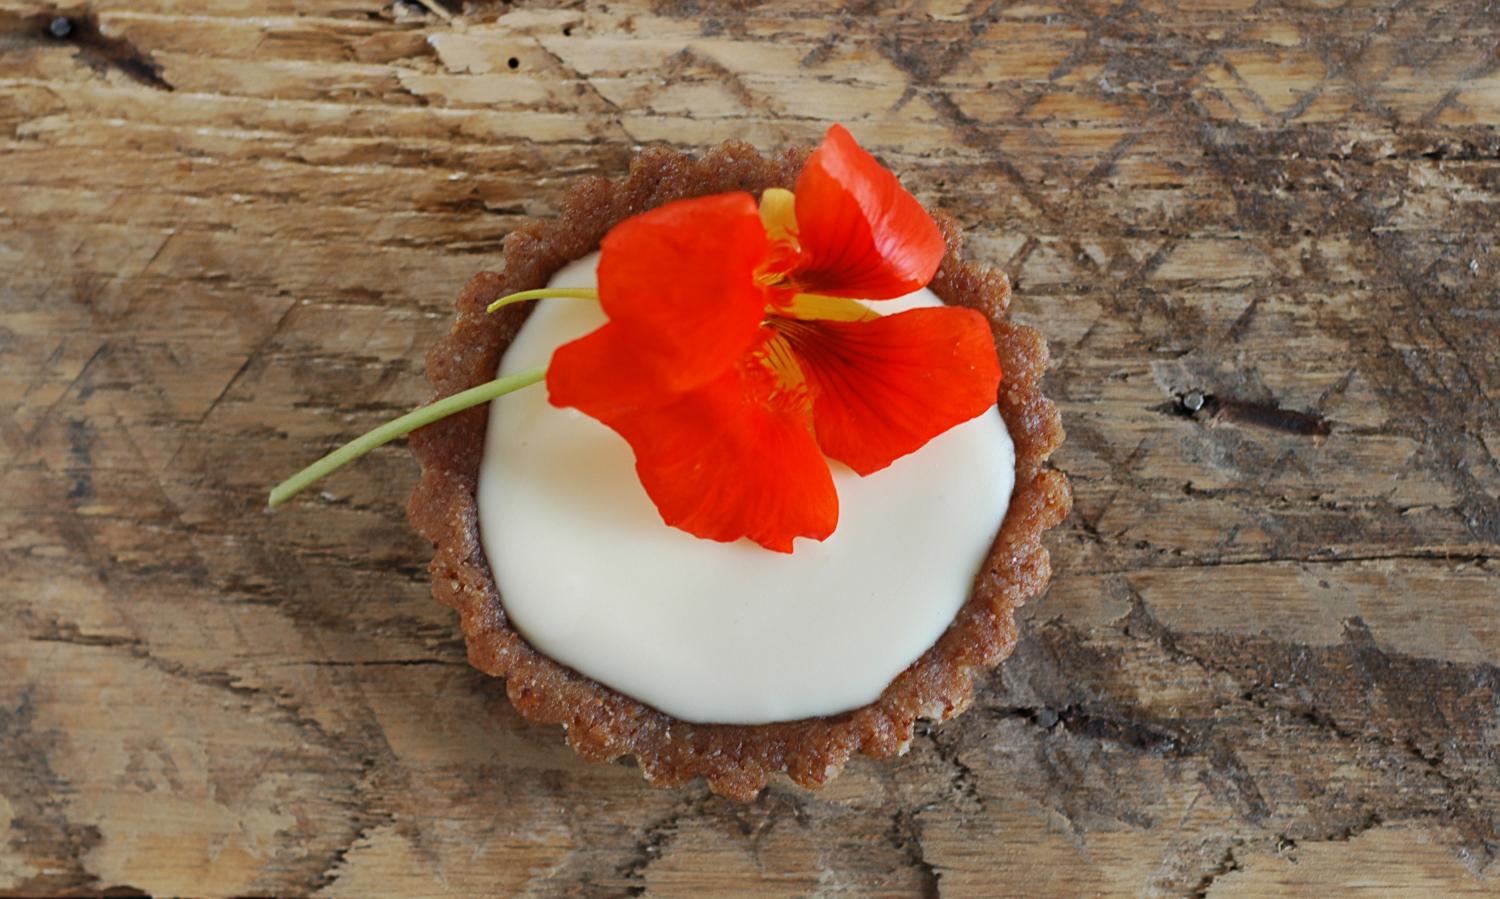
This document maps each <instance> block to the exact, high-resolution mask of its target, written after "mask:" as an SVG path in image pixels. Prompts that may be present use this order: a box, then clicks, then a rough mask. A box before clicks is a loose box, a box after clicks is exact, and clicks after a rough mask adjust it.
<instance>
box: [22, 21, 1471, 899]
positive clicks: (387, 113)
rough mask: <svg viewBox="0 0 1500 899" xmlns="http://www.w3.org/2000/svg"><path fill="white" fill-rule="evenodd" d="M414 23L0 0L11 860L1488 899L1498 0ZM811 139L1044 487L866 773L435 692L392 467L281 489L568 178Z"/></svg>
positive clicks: (480, 886)
mask: <svg viewBox="0 0 1500 899" xmlns="http://www.w3.org/2000/svg"><path fill="white" fill-rule="evenodd" d="M446 2H447V5H446V6H440V5H439V3H438V0H431V2H429V3H428V4H427V8H426V9H424V7H423V6H422V5H420V4H415V3H406V2H402V3H396V4H395V5H394V6H392V5H381V4H380V3H379V2H378V0H375V2H372V0H339V2H331V0H330V2H314V0H306V2H294V0H264V2H262V0H201V2H192V3H188V2H171V0H101V2H98V3H96V4H94V5H92V6H83V5H75V6H71V7H67V8H65V9H63V10H62V12H64V13H66V14H68V15H70V16H71V17H72V32H71V34H69V35H68V36H67V37H66V38H54V37H49V36H47V35H46V34H44V30H45V28H46V25H47V23H48V22H49V21H50V19H51V18H52V17H53V16H54V15H56V14H57V11H56V10H54V9H52V8H50V7H44V6H42V5H40V4H36V3H33V2H30V0H0V147H3V149H0V300H3V305H0V406H3V412H4V414H0V446H3V463H0V472H3V474H0V479H3V480H0V497H3V503H0V551H3V553H4V556H3V558H4V571H5V575H6V578H5V583H4V587H3V589H0V615H3V622H4V624H3V633H0V893H4V894H6V895H11V894H15V895H58V894H71V893H78V892H92V891H103V890H118V891H122V892H123V891H128V890H139V891H145V892H148V893H153V894H158V895H182V894H191V895H205V896H220V895H230V894H244V893H253V894H282V895H287V894H305V893H314V892H317V893H320V894H325V895H350V896H366V895H372V894H378V893H401V894H411V895H418V894H441V893H460V894H509V893H524V894H536V895H552V894H579V895H595V894H598V895H623V894H636V893H640V892H642V891H645V892H648V893H651V894H659V895H706V894H731V893H736V892H741V893H751V892H753V893H763V894H767V895H780V894H787V895H791V894H807V893H824V894H834V893H850V894H890V895H905V894H925V895H935V894H943V895H949V896H999V895H1011V894H1016V895H1019V894H1028V895H1047V894H1055V895H1083V894H1094V893H1147V894H1196V895H1209V896H1214V897H1229V896H1247V895H1264V894H1266V893H1270V892H1277V891H1300V892H1305V893H1328V894H1343V893H1353V892H1360V891H1364V892H1368V893H1381V894H1407V895H1439V894H1445V895H1452V894H1460V893H1465V892H1468V893H1491V894H1493V893H1496V892H1500V867H1497V866H1496V864H1495V856H1496V853H1497V851H1500V817H1497V815H1500V758H1497V748H1496V747H1497V742H1500V713H1497V700H1500V668H1497V667H1496V661H1497V654H1500V462H1497V460H1496V453H1497V450H1500V404H1497V398H1500V336H1497V333H1500V300H1497V298H1496V297H1497V290H1500V249H1497V246H1496V222H1497V213H1500V208H1497V192H1500V131H1497V127H1496V126H1497V123H1500V56H1497V45H1500V15H1497V13H1496V11H1495V9H1494V7H1493V4H1491V3H1488V2H1485V0H1459V2H1456V3H1439V2H1427V3H1422V2H1391V0H1380V2H1362V0H1352V2H1349V3H1347V4H1345V3H1337V2H1334V3H1303V4H1294V5H1291V6H1288V7H1286V8H1273V7H1271V6H1269V5H1265V6H1263V5H1257V4H1253V3H1251V2H1250V0H1217V2H1215V3H1211V4H1209V3H1196V2H1194V3H1188V2H1185V0H1182V2H1172V0H1125V2H1123V3H1120V4H1118V5H1117V4H1115V3H1113V2H1079V3H1065V4H1062V5H1057V6H1054V5H1052V4H1051V3H1049V2H1046V0H1043V2H1040V3H1037V4H1029V5H1008V4H995V5H994V6H987V5H985V4H984V3H973V4H964V3H960V2H951V3H945V2H932V3H924V2H913V3H910V4H903V5H901V7H900V8H899V9H885V8H882V7H880V6H878V5H875V4H863V5H861V7H860V8H859V9H850V10H848V11H846V12H843V13H838V14H834V13H829V12H827V11H826V10H819V9H815V8H813V5H811V4H801V3H780V4H778V3H766V4H756V3H739V4H734V5H726V6H719V5H717V4H707V3H704V4H696V3H692V2H682V3H676V2H669V3H660V4H656V5H654V6H652V5H643V4H636V3H631V2H618V3H611V4H609V5H608V7H607V8H606V7H603V6H600V7H598V8H597V9H594V10H583V9H578V8H570V7H569V6H566V5H564V6H551V5H548V4H542V3H538V4H532V3H516V4H514V5H503V4H498V3H473V4H470V5H467V6H466V8H465V9H463V10H460V9H459V8H458V5H457V3H456V2H455V0H446ZM831 120H840V121H843V122H845V123H847V124H849V125H850V126H851V127H852V128H853V129H854V131H855V132H856V133H857V135H858V136H859V137H860V138H861V139H862V140H863V141H865V142H866V143H867V144H869V145H871V146H873V147H874V148H875V149H876V151H877V152H879V153H880V154H881V155H882V156H883V157H884V158H885V159H886V160H887V161H888V162H889V163H890V164H892V166H893V167H894V168H896V169H897V170H898V171H900V172H901V173H902V174H903V176H904V177H905V178H906V179H907V181H908V183H909V184H910V185H911V186H912V187H913V188H914V190H915V191H916V192H917V193H918V195H919V196H921V197H922V198H923V199H924V200H927V201H930V202H933V203H936V204H939V205H942V206H944V207H946V208H948V209H950V210H952V211H954V212H955V213H956V214H958V215H959V216H960V217H961V218H962V220H963V221H964V223H965V224H966V225H967V227H968V228H969V231H970V233H971V234H972V236H973V250H974V252H975V254H976V255H978V256H980V257H981V258H983V259H986V260H988V261H991V262H994V263H997V264H1000V265H1003V266H1004V267H1005V268H1007V269H1008V270H1009V271H1010V272H1011V273H1012V275H1013V277H1014V280H1015V286H1016V297H1017V299H1016V304H1015V310H1016V314H1017V315H1018V316H1019V317H1020V318H1021V319H1023V320H1025V321H1027V322H1029V323H1034V324H1036V325H1038V326H1039V327H1041V328H1042V329H1043V330H1044V331H1045V332H1046V333H1047V334H1048V335H1049V337H1050V339H1051V341H1052V347H1053V351H1054V355H1055V357H1056V363H1057V364H1056V369H1055V372H1054V373H1053V375H1052V376H1051V378H1050V388H1049V389H1050V391H1051V393H1052V395H1053V396H1054V397H1055V398H1056V399H1057V400H1058V401H1059V402H1060V404H1061V406H1062V408H1063V410H1064V414H1065V420H1066V422H1067V425H1068V429H1069V434H1070V438H1069V443H1068V445H1067V446H1066V448H1065V449H1064V451H1063V452H1062V453H1061V455H1060V456H1059V457H1058V458H1057V463H1058V465H1059V466H1060V467H1061V468H1063V469H1064V470H1066V471H1067V472H1068V473H1069V475H1070V476H1071V477H1072V479H1073V484H1074V487H1075V490H1076V494H1077V511H1076V512H1075V514H1074V516H1073V517H1072V519H1071V520H1070V521H1069V522H1068V524H1067V525H1065V526H1064V528H1062V529H1061V530H1060V531H1058V532H1057V533H1056V534H1055V536H1054V538H1053V539H1052V541H1051V544H1052V546H1053V549H1054V558H1055V560H1056V568H1057V576H1056V580H1055V582H1054V586H1053V588H1052V590H1051V592H1050V594H1049V595H1048V596H1047V597H1046V598H1045V599H1043V600H1041V601H1039V602H1036V603H1035V604H1034V605H1033V606H1031V607H1030V608H1028V609H1027V611H1026V624H1025V636H1024V640H1023V642H1022V644H1021V646H1020V648H1019V650H1018V651H1017V653H1016V655H1015V657H1014V658H1013V659H1012V660H1011V661H1010V662H1009V663H1008V664H1006V665H1005V666H1004V668H1003V669H1002V670H1001V671H999V672H997V673H996V674H995V676H994V677H993V678H991V679H990V681H989V683H988V684H987V686H985V687H984V689H983V690H982V691H981V695H980V698H979V700H978V702H977V703H976V707H975V708H974V709H973V710H972V711H970V712H969V713H968V714H967V715H966V716H964V717H963V718H960V719H959V720H957V721H955V722H953V723H950V724H946V725H944V726H942V727H939V728H934V729H931V730H930V732H927V733H924V734H922V735H921V736H920V738H919V739H918V740H917V742H916V744H915V745H914V747H913V749H912V751H911V753H910V754H909V755H908V756H907V757H905V758H904V759H901V760H899V761H895V762H891V763H885V764H877V763H872V762H869V761H867V760H861V761H858V762H856V763H854V764H852V765H851V767H850V769H849V770H848V771H847V772H846V773H845V774H844V776H843V778H842V779H840V780H839V781H837V782H836V783H835V784H834V785H833V786H832V787H831V788H829V789H827V790H826V791H824V792H823V793H821V794H817V795H814V794H810V793H807V792H804V791H802V790H799V789H797V788H794V787H792V786H789V785H779V786H777V787H774V788H772V789H770V790H769V791H768V792H767V793H766V794H764V795H763V796H762V797H761V799H760V800H759V801H758V802H756V803H755V804H753V805H750V806H748V807H741V806H738V805H735V804H733V803H730V802H727V801H723V800H721V799H718V798H714V797H712V796H710V795H708V794H707V793H706V791H705V790H704V789H702V788H701V786H700V787H697V788H693V789H686V790H682V791H678V792H661V791H656V790H652V789H650V788H648V787H646V786H644V785H643V784H642V783H641V782H640V779H639V777H638V775H637V772H636V771H634V770H632V769H630V768H628V767H625V766H591V765H587V764H584V763H582V762H580V761H578V760H577V759H576V758H575V757H574V756H573V754H572V753H571V752H569V751H568V750H567V749H566V748H564V746H563V744H562V740H561V737H560V734H559V733H558V732H557V731H555V730H553V729H550V728H542V727H534V726H529V725H527V724H525V723H523V722H521V721H520V720H518V718H517V716H516V715H515V714H514V713H513V712H512V711H511V710H510V708H509V706H508V705H507V703H506V701H505V699H504V696H503V691H502V689H501V686H500V685H499V684H497V683H494V682H490V681H487V680H486V679H485V678H484V677H482V676H480V675H478V674H476V673H475V672H473V671H471V670H470V669H469V668H467V667H466V665H465V663H464V652H463V647H462V645H461V641H460V640H459V639H458V636H457V628H456V625H455V622H454V621H453V620H452V617H451V615H450V614H449V613H448V612H447V611H446V610H444V609H442V608H440V607H438V606H437V605H435V604H434V603H433V602H432V601H431V600H430V599H429V596H428V588H427V580H426V572H425V565H426V561H427V557H428V551H427V547H426V546H424V545H423V544H422V542H421V541H420V540H419V539H417V538H416V537H415V536H414V535H413V534H412V533H411V532H410V531H409V530H408V528H407V526H406V523H405V521H404V518H403V515H402V506H403V503H404V501H405V498H406V495H407V493H408V491H409V489H410V487H411V486H412V483H413V472H414V465H413V463H412V462H411V460H410V458H409V457H408V455H407V454H406V452H405V451H404V450H403V449H402V448H400V447H394V448H389V449H387V450H384V451H381V452H377V453H376V454H375V455H374V456H372V457H371V458H369V459H368V460H367V461H366V462H364V463H363V464H361V465H359V466H357V467H355V468H353V469H351V470H347V471H345V472H342V473H340V474H339V475H337V476H336V477H334V478H333V479H331V480H330V481H328V482H327V483H326V485H324V489H323V491H322V492H321V493H320V494H317V495H314V496H312V497H310V498H308V499H306V500H302V501H299V502H297V503H296V504H294V505H292V506H291V507H289V508H286V509H284V510H282V511H279V512H277V513H276V514H266V513H265V512H264V510H263V508H262V505H263V499H264V495H265V489H266V487H267V485H269V484H270V483H272V482H274V481H275V480H277V479H279V478H280V477H282V476H284V475H285V474H287V473H289V472H291V471H293V470H295V469H296V468H297V467H299V466H300V465H301V464H303V463H305V462H306V461H308V460H309V459H311V458H312V457H314V456H316V455H317V454H319V453H320V452H322V451H324V450H325V449H327V448H329V447H331V446H333V445H335V444H336V443H337V442H339V441H342V440H344V439H347V438H348V437H350V436H352V435H354V434H355V433H358V432H360V431H362V430H364V429H365V428H367V427H369V426H371V425H373V424H374V423H376V422H378V421H380V420H382V419H385V418H387V417H389V416H391V415H393V414H395V413H397V412H398V411H400V410H405V409H406V408H408V407H410V406H412V405H414V404H416V403H419V402H421V401H423V400H425V399H426V397H427V392H428V388H427V386H426V384H425V381H424V379H423V376H422V365H423V353H424V352H425V350H426V348H427V346H428V345H429V344H430V343H431V342H432V341H433V340H434V339H435V338H436V337H437V336H438V335H439V334H440V333H442V332H443V331H444V330H445V329H446V328H447V324H448V316H449V308H450V304H451V301H452V299H453V297H454V296H455V295H456V294H457V292H458V290H459V288H460V287H461V286H462V285H463V283H464V282H465V280H466V279H467V278H468V276H469V275H470V274H471V273H473V272H474V271H475V270H477V269H480V268H482V267H485V266H488V265H492V264H493V263H494V261H495V259H496V258H497V251H498V247H499V244H500V241H501V239H502V238H503V236H504V235H505V233H506V232H507V230H508V229H509V228H511V227H512V226H513V225H514V223H515V222H516V221H518V219H519V218H520V217H521V216H524V215H546V214H548V213H549V212H550V211H551V210H553V209H555V208H556V205H557V202H558V199H559V197H560V195H561V193H562V191H563V190H564V189H565V188H566V186H567V184H568V183H569V181H570V179H572V178H574V177H575V176H578V175H581V174H584V173H606V174H618V173H620V172H622V171H623V170H624V167H625V165H626V164H627V159H628V155H629V153H630V152H631V150H632V148H633V147H634V146H636V145H640V144H647V143H651V142H658V141H659V142H665V143H668V144H671V145H673V146H678V147H701V146H704V145H707V144H709V143H713V142H717V141H719V140H721V139H724V138H727V137H743V138H746V139H748V140H750V141H752V142H754V143H756V144H757V145H760V146H762V147H766V148H771V147H775V146H778V145H781V144H783V143H787V142H792V141H807V140H812V139H815V138H816V137H817V136H818V135H819V133H820V132H821V131H822V129H823V128H824V127H825V126H826V124H827V123H828V122H829V121H831ZM1195 391H1197V392H1199V394H1200V395H1201V396H1202V397H1204V399H1203V404H1202V408H1200V409H1198V410H1197V411H1196V412H1193V411H1192V409H1191V408H1190V407H1193V406H1197V405H1198V400H1199V396H1195V395H1193V393H1194V392H1195ZM1184 397H1190V402H1188V403H1186V404H1185V403H1184Z"/></svg>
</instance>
